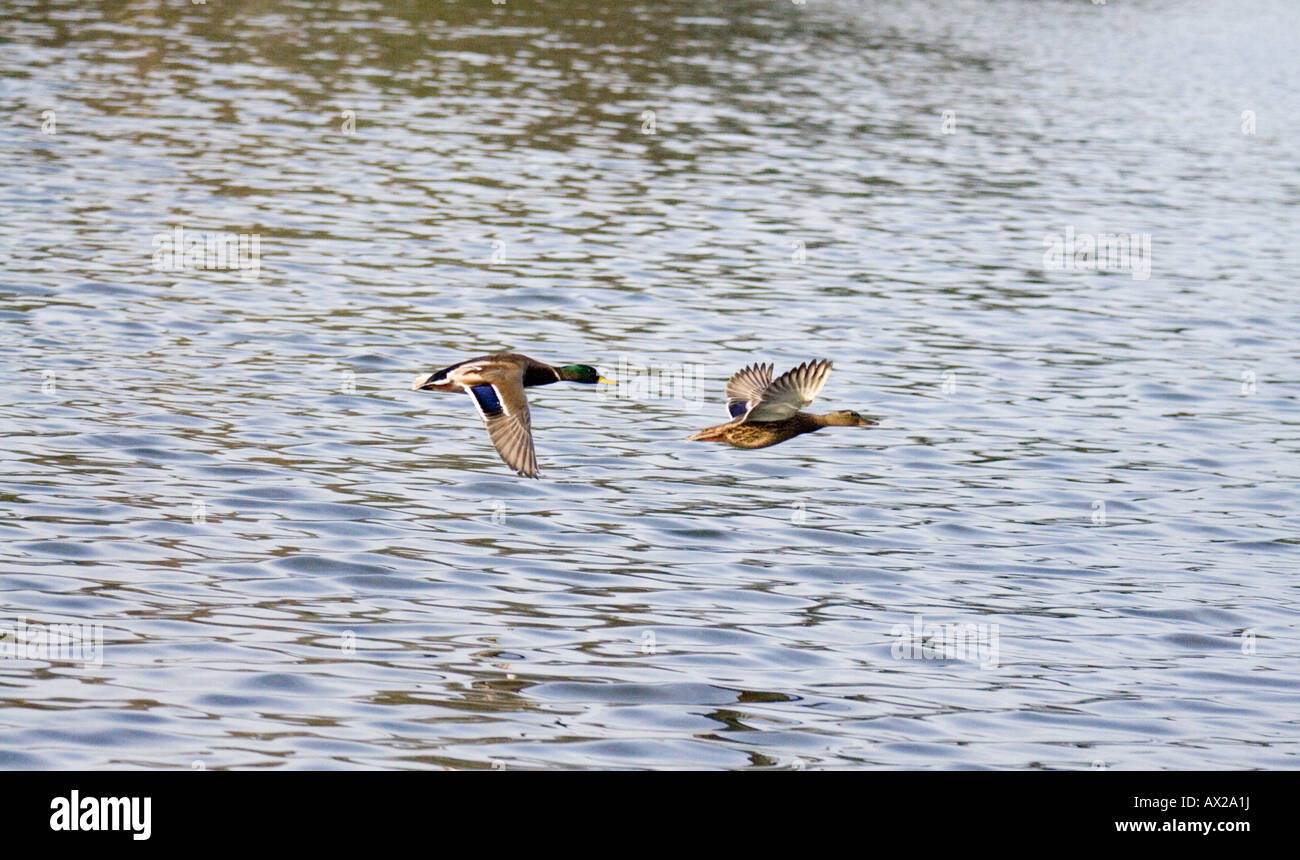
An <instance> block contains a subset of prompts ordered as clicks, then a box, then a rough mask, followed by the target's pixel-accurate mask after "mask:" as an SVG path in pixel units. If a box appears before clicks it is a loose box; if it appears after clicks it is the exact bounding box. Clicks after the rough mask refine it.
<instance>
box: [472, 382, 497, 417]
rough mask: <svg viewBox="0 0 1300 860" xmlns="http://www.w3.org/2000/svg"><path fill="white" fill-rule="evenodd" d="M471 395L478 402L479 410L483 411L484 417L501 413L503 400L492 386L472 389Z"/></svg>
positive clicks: (478, 386)
mask: <svg viewBox="0 0 1300 860" xmlns="http://www.w3.org/2000/svg"><path fill="white" fill-rule="evenodd" d="M470 393H471V394H473V395H474V399H475V400H477V401H478V405H479V408H480V409H482V410H483V414H484V415H499V414H500V413H501V400H500V399H499V398H498V397H497V390H496V389H495V388H493V387H492V386H491V385H475V386H474V387H472V388H470Z"/></svg>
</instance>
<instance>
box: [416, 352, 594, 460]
mask: <svg viewBox="0 0 1300 860" xmlns="http://www.w3.org/2000/svg"><path fill="white" fill-rule="evenodd" d="M553 382H581V383H585V384H589V385H594V384H595V383H598V382H600V383H605V384H612V383H610V381H609V380H608V379H605V378H604V377H603V376H601V375H600V374H599V373H598V372H597V371H596V368H594V367H592V366H591V365H589V364H566V365H562V366H560V367H552V366H551V365H549V364H544V363H542V362H540V361H537V360H536V359H532V358H529V357H528V356H526V355H520V354H519V353H517V352H498V353H495V354H493V355H482V356H479V357H478V358H470V359H466V360H465V361H461V362H457V363H456V364H453V365H451V366H450V367H444V368H442V369H441V370H435V371H434V372H433V373H428V374H421V375H419V376H417V377H416V378H415V381H414V382H412V383H411V389H412V390H413V391H464V392H465V393H467V394H469V396H470V399H471V400H472V401H473V402H474V407H475V408H476V409H478V414H479V416H480V417H481V418H482V419H483V424H484V425H485V426H486V427H487V431H488V438H490V439H491V440H492V445H493V446H494V447H495V448H496V449H497V453H498V454H500V455H501V459H502V460H503V461H504V462H505V464H506V465H507V466H509V467H510V468H512V469H514V470H515V472H517V473H518V474H520V475H522V476H524V477H526V478H536V477H537V474H538V473H537V454H536V452H535V451H534V450H533V429H532V418H531V417H530V416H529V413H528V398H527V397H526V396H525V395H524V389H525V388H532V387H534V386H537V385H550V384H551V383H553Z"/></svg>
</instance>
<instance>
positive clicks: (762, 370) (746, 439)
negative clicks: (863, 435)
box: [686, 359, 879, 448]
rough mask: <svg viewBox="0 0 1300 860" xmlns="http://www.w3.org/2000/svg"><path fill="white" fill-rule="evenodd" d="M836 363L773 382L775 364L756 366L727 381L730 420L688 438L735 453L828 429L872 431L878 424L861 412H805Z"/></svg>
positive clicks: (807, 365)
mask: <svg viewBox="0 0 1300 860" xmlns="http://www.w3.org/2000/svg"><path fill="white" fill-rule="evenodd" d="M830 372H831V362H829V361H826V360H824V359H823V360H819V361H806V362H804V363H803V364H801V365H799V366H798V367H796V368H795V369H794V370H791V371H788V372H786V373H784V374H782V375H781V376H779V377H777V379H776V380H775V381H774V380H773V379H772V365H770V364H751V365H750V366H749V367H746V368H745V369H744V370H741V371H738V372H737V373H736V374H734V375H733V376H732V377H731V379H729V380H727V411H728V412H729V413H730V414H731V420H730V421H728V422H727V423H725V424H717V425H715V426H713V427H709V428H707V429H705V430H701V431H700V432H698V433H694V434H692V435H690V436H687V437H686V438H687V440H688V441H691V442H726V443H727V444H728V445H731V446H732V447H734V448H766V447H768V446H769V445H777V444H779V443H781V442H785V441H786V440H788V439H793V438H794V437H795V436H801V435H803V434H804V433H814V432H816V431H818V430H820V429H822V428H823V427H870V426H873V425H875V424H878V423H879V422H878V421H877V420H876V419H874V418H867V417H865V416H863V415H859V414H858V413H856V412H850V411H848V410H844V409H842V410H838V411H836V412H827V413H826V414H825V415H818V414H816V413H812V412H801V411H800V410H801V409H802V408H803V407H805V406H807V405H808V404H809V403H811V402H812V401H813V398H815V397H816V396H817V394H818V393H819V392H820V391H821V390H822V388H823V387H824V386H825V385H826V378H827V377H828V376H830Z"/></svg>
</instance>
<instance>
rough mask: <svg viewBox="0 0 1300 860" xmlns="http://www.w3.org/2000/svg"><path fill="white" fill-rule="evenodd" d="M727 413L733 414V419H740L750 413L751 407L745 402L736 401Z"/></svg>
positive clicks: (730, 405)
mask: <svg viewBox="0 0 1300 860" xmlns="http://www.w3.org/2000/svg"><path fill="white" fill-rule="evenodd" d="M727 411H728V412H730V413H731V417H732V418H739V417H740V416H742V415H744V414H745V413H746V412H748V411H749V407H748V406H747V405H746V404H745V403H744V402H743V401H740V400H738V401H736V402H735V403H732V404H729V405H728V406H727Z"/></svg>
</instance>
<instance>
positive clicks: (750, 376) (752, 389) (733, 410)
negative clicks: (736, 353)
mask: <svg viewBox="0 0 1300 860" xmlns="http://www.w3.org/2000/svg"><path fill="white" fill-rule="evenodd" d="M771 384H772V365H770V364H751V365H750V366H749V367H746V368H745V369H744V370H739V371H737V372H736V373H734V374H732V377H731V378H730V379H728V380H727V412H728V413H729V414H730V415H731V417H732V418H739V417H740V416H742V415H744V414H745V413H746V412H748V411H749V410H751V409H753V408H754V407H755V406H757V405H758V402H759V401H760V400H762V399H763V392H764V391H766V390H767V387H768V386H769V385H771Z"/></svg>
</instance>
